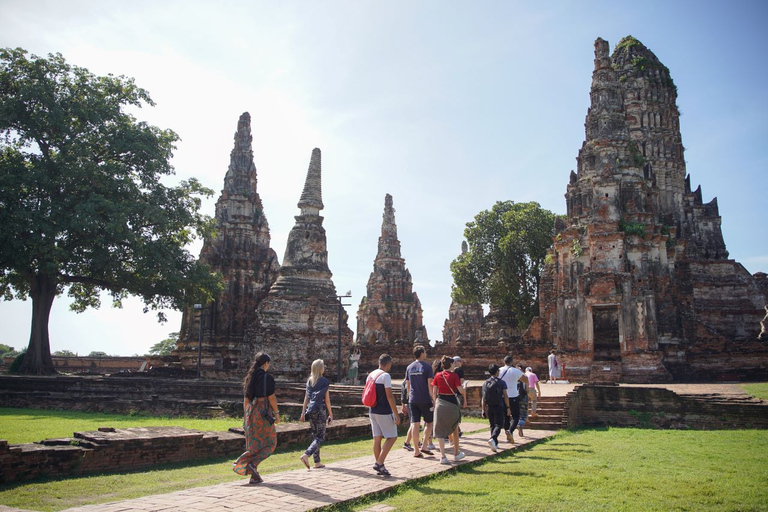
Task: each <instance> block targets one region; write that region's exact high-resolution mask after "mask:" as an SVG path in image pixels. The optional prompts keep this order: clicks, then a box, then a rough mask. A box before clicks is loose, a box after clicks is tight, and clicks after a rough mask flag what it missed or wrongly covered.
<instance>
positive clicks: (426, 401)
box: [403, 345, 434, 457]
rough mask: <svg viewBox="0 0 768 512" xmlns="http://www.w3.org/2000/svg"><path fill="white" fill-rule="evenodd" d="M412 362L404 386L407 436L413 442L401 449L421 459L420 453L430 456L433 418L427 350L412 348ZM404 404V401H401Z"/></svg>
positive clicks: (419, 347)
mask: <svg viewBox="0 0 768 512" xmlns="http://www.w3.org/2000/svg"><path fill="white" fill-rule="evenodd" d="M413 357H415V358H416V360H415V361H414V362H412V363H411V364H410V365H408V368H406V370H405V385H406V389H407V393H408V406H409V407H408V410H409V412H410V418H411V426H410V428H409V429H408V434H409V435H410V436H411V438H412V440H413V446H411V445H410V444H408V443H406V444H404V445H403V448H405V449H406V450H408V449H411V450H415V453H414V454H413V456H414V457H423V455H421V453H422V452H424V453H426V454H427V455H432V452H431V451H430V450H429V443H430V438H431V436H432V421H433V419H434V418H433V416H434V404H433V402H432V378H433V377H434V374H433V373H432V367H431V366H429V364H427V362H426V359H427V350H426V349H425V348H424V345H416V346H415V347H413ZM403 402H405V400H403ZM422 417H424V422H425V423H426V429H425V431H424V446H423V448H422V446H421V445H419V429H420V428H421V418H422ZM406 441H407V439H406Z"/></svg>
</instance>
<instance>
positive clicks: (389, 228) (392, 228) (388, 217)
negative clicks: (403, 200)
mask: <svg viewBox="0 0 768 512" xmlns="http://www.w3.org/2000/svg"><path fill="white" fill-rule="evenodd" d="M380 258H400V240H398V239H397V224H395V208H394V207H393V206H392V196H391V195H390V194H387V195H385V196H384V215H383V216H382V220H381V236H380V237H379V252H378V254H377V255H376V259H377V260H378V259H380Z"/></svg>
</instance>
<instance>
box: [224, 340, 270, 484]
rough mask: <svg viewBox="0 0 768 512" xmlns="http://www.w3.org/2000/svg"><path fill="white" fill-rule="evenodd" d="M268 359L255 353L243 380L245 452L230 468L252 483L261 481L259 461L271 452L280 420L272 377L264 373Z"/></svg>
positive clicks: (263, 354) (261, 353) (264, 355)
mask: <svg viewBox="0 0 768 512" xmlns="http://www.w3.org/2000/svg"><path fill="white" fill-rule="evenodd" d="M269 363H270V357H269V356H268V355H267V354H265V353H264V352H259V353H258V354H256V360H255V361H254V362H253V366H251V369H250V370H249V371H248V375H247V376H246V377H245V381H244V382H243V393H244V395H245V398H244V399H243V410H244V412H245V415H244V419H243V430H244V431H245V452H244V453H243V454H242V455H241V456H240V457H239V458H238V459H237V460H236V461H235V463H234V467H233V468H232V469H233V470H234V472H235V473H237V474H238V475H243V476H245V475H251V480H250V482H249V483H251V484H258V483H261V482H262V479H261V476H260V475H259V472H258V468H259V464H261V462H262V461H264V460H266V459H267V457H269V456H270V455H272V452H274V451H275V447H276V446H277V432H276V430H275V424H276V423H280V415H279V413H278V411H277V399H276V398H275V379H274V377H272V376H271V375H270V374H268V373H267V370H268V369H269Z"/></svg>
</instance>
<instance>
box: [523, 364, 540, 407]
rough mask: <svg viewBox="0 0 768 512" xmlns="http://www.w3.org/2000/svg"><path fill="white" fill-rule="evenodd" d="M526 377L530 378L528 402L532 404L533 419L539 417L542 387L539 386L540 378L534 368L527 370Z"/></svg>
mask: <svg viewBox="0 0 768 512" xmlns="http://www.w3.org/2000/svg"><path fill="white" fill-rule="evenodd" d="M525 376H526V377H528V401H529V402H531V418H535V417H536V416H538V414H536V407H537V405H538V403H539V397H540V396H541V386H540V385H539V378H538V377H537V376H536V374H535V373H533V368H531V367H530V366H529V367H527V368H526V369H525Z"/></svg>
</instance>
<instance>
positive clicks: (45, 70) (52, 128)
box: [0, 48, 219, 374]
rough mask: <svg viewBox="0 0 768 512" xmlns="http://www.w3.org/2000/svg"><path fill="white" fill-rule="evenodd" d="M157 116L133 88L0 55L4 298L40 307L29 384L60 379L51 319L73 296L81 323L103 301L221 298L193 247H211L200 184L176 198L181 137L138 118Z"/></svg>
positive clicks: (62, 66) (26, 362) (23, 55)
mask: <svg viewBox="0 0 768 512" xmlns="http://www.w3.org/2000/svg"><path fill="white" fill-rule="evenodd" d="M143 105H150V106H151V105H153V102H152V100H151V98H150V97H149V94H148V93H147V91H145V90H144V89H141V88H140V87H137V86H136V84H135V83H134V81H133V79H131V78H126V77H124V76H113V75H107V76H95V75H93V74H92V73H90V72H89V71H88V70H87V69H84V68H80V67H77V66H72V65H70V64H68V63H67V62H66V61H65V60H64V57H62V55H61V54H51V55H49V56H48V57H47V58H43V57H38V56H36V55H28V54H27V52H26V51H25V50H22V49H21V48H17V49H0V224H2V226H3V229H2V231H0V296H2V298H3V299H5V300H12V299H14V298H15V299H20V300H23V299H26V298H31V300H32V328H31V335H30V341H29V346H28V348H27V352H26V354H25V356H24V358H23V360H22V363H21V368H20V371H21V372H22V373H36V374H44V373H54V372H55V368H54V366H53V362H52V360H51V353H50V344H49V335H48V318H49V315H50V311H51V307H52V305H53V302H54V299H55V298H56V297H57V296H59V295H61V294H62V293H64V292H65V291H67V292H68V295H69V296H70V297H71V298H72V299H74V301H73V303H72V309H73V310H74V311H77V312H82V311H84V310H85V309H87V308H89V307H94V308H98V307H99V306H100V293H101V292H102V291H106V292H108V293H109V294H110V295H111V299H112V304H113V305H114V306H117V307H119V306H120V305H121V301H122V300H123V299H124V298H125V297H127V296H128V295H129V294H130V295H136V296H139V297H141V298H142V299H143V301H144V306H145V307H144V309H145V312H146V311H148V310H150V309H151V310H156V311H159V313H158V317H159V319H161V320H162V319H163V318H164V315H163V314H162V309H165V308H173V309H180V308H182V307H184V306H185V305H187V304H191V303H194V302H205V300H207V299H208V298H209V297H211V296H213V294H215V293H217V292H218V289H219V278H218V277H217V276H216V275H213V274H212V273H211V272H210V270H209V269H208V267H207V266H206V265H203V264H201V263H199V262H198V261H196V260H195V258H194V257H193V256H192V255H191V254H190V253H189V252H188V251H187V250H186V249H185V246H186V245H187V244H188V243H189V242H191V241H192V240H194V239H195V238H196V237H197V236H200V235H202V236H205V235H210V234H211V233H212V226H213V223H212V221H211V219H209V218H208V217H206V216H204V215H202V214H200V212H199V210H200V206H201V199H200V198H201V196H210V195H212V193H213V191H211V190H209V189H207V188H205V187H203V186H202V185H201V184H200V183H199V182H198V181H197V180H196V179H194V178H193V179H190V180H188V181H182V182H181V183H180V184H179V185H178V186H175V187H169V186H166V185H163V184H162V183H161V179H162V178H164V177H166V176H169V175H172V174H173V167H172V166H171V164H170V158H171V156H172V155H173V150H174V149H175V146H174V144H175V143H176V141H177V140H178V136H177V135H176V134H175V133H174V132H173V131H171V130H163V129H160V128H157V127H155V126H151V125H149V124H147V123H145V122H141V121H138V120H137V119H136V118H135V117H134V116H133V115H131V114H130V113H128V112H127V110H129V109H130V110H132V111H135V110H136V109H137V108H140V107H142V106H143Z"/></svg>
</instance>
